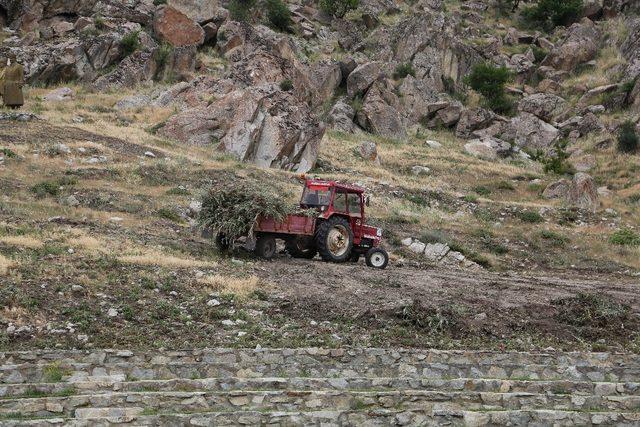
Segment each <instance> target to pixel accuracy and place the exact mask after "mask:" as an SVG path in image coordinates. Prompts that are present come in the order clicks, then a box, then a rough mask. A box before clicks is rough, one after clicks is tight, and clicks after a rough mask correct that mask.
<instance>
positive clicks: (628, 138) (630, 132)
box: [618, 120, 639, 153]
mask: <svg viewBox="0 0 640 427" xmlns="http://www.w3.org/2000/svg"><path fill="white" fill-rule="evenodd" d="M638 142H639V138H638V132H636V125H635V124H634V123H633V122H632V121H630V120H629V121H626V122H624V123H623V124H622V126H620V130H619V131H618V151H620V152H622V153H633V152H635V151H636V150H638Z"/></svg>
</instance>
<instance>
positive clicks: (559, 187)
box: [542, 178, 571, 199]
mask: <svg viewBox="0 0 640 427" xmlns="http://www.w3.org/2000/svg"><path fill="white" fill-rule="evenodd" d="M570 189H571V181H569V180H567V179H565V178H562V179H559V180H557V181H554V182H552V183H550V184H549V185H547V187H546V188H545V189H544V191H543V192H542V197H544V198H545V199H564V198H565V197H566V196H567V194H569V190H570Z"/></svg>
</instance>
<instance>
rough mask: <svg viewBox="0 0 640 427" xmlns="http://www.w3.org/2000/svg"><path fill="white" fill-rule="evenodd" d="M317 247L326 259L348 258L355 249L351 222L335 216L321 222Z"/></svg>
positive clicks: (335, 260) (337, 260)
mask: <svg viewBox="0 0 640 427" xmlns="http://www.w3.org/2000/svg"><path fill="white" fill-rule="evenodd" d="M316 247H317V248H318V252H319V253H320V256H321V257H322V259H323V260H325V261H331V262H345V261H346V260H348V259H349V256H351V250H352V249H353V231H351V226H349V222H348V221H347V220H346V219H344V218H341V217H339V216H334V217H331V218H329V219H328V220H326V221H324V222H323V223H321V224H320V226H319V227H318V231H317V232H316Z"/></svg>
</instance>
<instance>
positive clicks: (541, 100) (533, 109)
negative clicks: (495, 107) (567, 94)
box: [518, 93, 567, 121]
mask: <svg viewBox="0 0 640 427" xmlns="http://www.w3.org/2000/svg"><path fill="white" fill-rule="evenodd" d="M566 108H567V102H566V101H565V100H564V99H563V98H561V97H559V96H556V95H553V94H550V93H536V94H533V95H529V96H527V97H525V98H522V99H521V100H520V102H519V103H518V111H521V112H525V113H531V114H533V115H534V116H536V117H538V118H539V119H541V120H545V121H550V120H552V119H554V118H555V117H557V116H558V115H560V114H561V113H562V112H563V111H564V110H565V109H566Z"/></svg>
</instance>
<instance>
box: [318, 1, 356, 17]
mask: <svg viewBox="0 0 640 427" xmlns="http://www.w3.org/2000/svg"><path fill="white" fill-rule="evenodd" d="M358 4H359V0H320V9H321V10H322V11H323V12H325V13H326V14H328V15H331V16H335V17H337V18H342V17H343V16H344V15H345V14H346V13H347V12H349V11H350V10H353V9H355V8H357V7H358Z"/></svg>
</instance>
